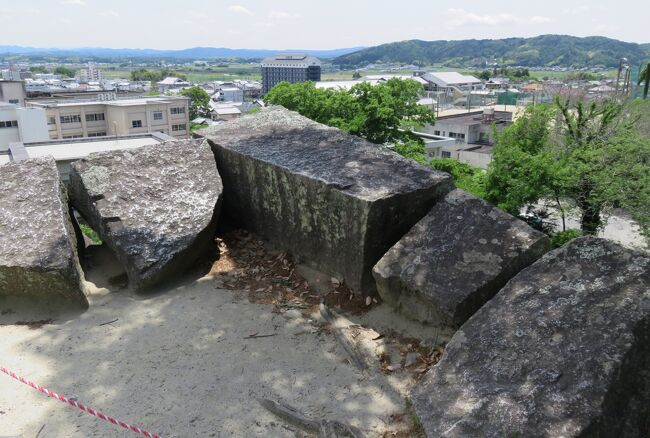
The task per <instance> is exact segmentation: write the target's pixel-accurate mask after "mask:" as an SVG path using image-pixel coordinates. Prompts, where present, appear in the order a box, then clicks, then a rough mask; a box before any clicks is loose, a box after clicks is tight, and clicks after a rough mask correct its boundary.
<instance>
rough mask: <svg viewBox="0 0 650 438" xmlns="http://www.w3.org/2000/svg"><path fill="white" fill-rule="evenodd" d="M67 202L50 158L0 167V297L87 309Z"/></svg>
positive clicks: (17, 162)
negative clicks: (71, 305)
mask: <svg viewBox="0 0 650 438" xmlns="http://www.w3.org/2000/svg"><path fill="white" fill-rule="evenodd" d="M84 290H85V289H84V287H83V273H82V271H81V267H80V266H79V260H78V257H77V249H76V237H75V233H74V229H73V226H72V223H71V222H70V215H69V208H68V198H67V194H66V192H65V188H64V187H63V186H62V184H61V182H60V180H59V172H58V170H57V168H56V163H55V162H54V160H53V159H51V158H42V159H29V160H23V161H15V162H11V163H8V164H5V165H3V166H0V295H2V296H20V297H25V296H29V297H32V298H36V299H37V300H38V301H39V302H41V303H43V304H45V305H49V304H52V305H54V304H57V305H58V304H61V303H67V302H68V301H69V302H71V303H78V304H81V305H82V306H87V305H88V301H87V299H86V295H85V293H84Z"/></svg>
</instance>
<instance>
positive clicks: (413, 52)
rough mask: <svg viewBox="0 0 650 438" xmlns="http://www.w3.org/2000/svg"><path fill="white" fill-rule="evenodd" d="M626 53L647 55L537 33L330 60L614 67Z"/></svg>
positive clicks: (379, 49)
mask: <svg viewBox="0 0 650 438" xmlns="http://www.w3.org/2000/svg"><path fill="white" fill-rule="evenodd" d="M622 57H626V58H628V59H629V60H630V62H632V63H633V64H634V65H638V64H639V63H640V62H644V61H647V60H649V59H650V44H636V43H626V42H623V41H618V40H614V39H610V38H605V37H598V36H593V37H585V38H579V37H574V36H568V35H541V36H538V37H534V38H505V39H499V40H460V41H421V40H409V41H401V42H395V43H389V44H382V45H380V46H376V47H369V48H367V49H362V50H358V51H355V52H352V53H349V54H345V55H342V56H340V57H338V58H336V59H335V60H334V61H333V62H334V64H338V65H341V66H344V67H360V66H364V65H368V64H374V63H377V62H387V63H402V64H416V65H431V64H444V65H448V66H453V67H469V66H486V65H490V64H492V63H497V64H499V65H521V66H530V67H533V66H548V67H553V66H558V67H573V68H578V67H596V66H604V67H617V66H618V63H619V60H620V59H621V58H622Z"/></svg>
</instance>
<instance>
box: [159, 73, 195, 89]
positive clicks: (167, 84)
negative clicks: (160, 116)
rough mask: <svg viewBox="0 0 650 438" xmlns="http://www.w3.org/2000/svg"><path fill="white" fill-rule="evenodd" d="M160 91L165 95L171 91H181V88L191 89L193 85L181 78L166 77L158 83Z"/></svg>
mask: <svg viewBox="0 0 650 438" xmlns="http://www.w3.org/2000/svg"><path fill="white" fill-rule="evenodd" d="M157 85H158V91H160V92H161V93H164V92H166V91H170V90H179V89H181V88H187V87H190V86H191V85H192V84H190V83H189V82H187V81H186V80H184V79H181V78H175V77H172V76H169V77H166V78H165V79H163V80H162V81H160V82H158V83H157Z"/></svg>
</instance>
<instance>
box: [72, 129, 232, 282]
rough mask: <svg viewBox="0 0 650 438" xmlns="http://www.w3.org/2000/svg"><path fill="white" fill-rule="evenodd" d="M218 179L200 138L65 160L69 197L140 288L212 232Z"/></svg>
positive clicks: (163, 276)
mask: <svg viewBox="0 0 650 438" xmlns="http://www.w3.org/2000/svg"><path fill="white" fill-rule="evenodd" d="M221 193H222V185H221V178H220V177H219V173H218V171H217V166H216V163H215V160H214V155H213V154H212V151H211V150H210V147H209V146H208V144H207V142H205V141H198V142H197V141H192V140H185V141H173V142H167V143H163V144H158V145H152V146H145V147H142V148H138V149H130V150H122V151H111V152H102V153H97V154H91V155H90V156H89V157H87V158H85V159H83V160H79V161H76V162H74V163H73V164H72V168H71V173H70V197H71V202H72V204H73V205H74V206H75V207H76V208H77V209H79V211H80V212H81V213H82V214H83V215H84V217H85V218H86V220H87V221H88V222H89V223H90V224H91V226H92V227H93V228H94V229H95V230H97V232H98V233H99V235H100V236H101V238H102V240H103V241H104V242H105V243H106V244H107V245H108V246H109V247H110V248H111V249H112V250H113V251H114V252H115V253H116V255H117V258H118V259H119V260H120V262H121V263H122V265H123V266H124V268H125V269H126V272H127V275H128V277H129V284H130V285H131V286H132V287H133V288H134V289H137V290H143V289H148V288H150V287H152V286H154V285H156V284H158V283H160V282H161V281H164V280H167V279H169V278H171V277H173V276H174V275H177V274H178V273H180V272H182V271H183V270H184V269H186V268H187V267H189V266H190V265H191V264H192V263H193V262H194V261H196V259H197V258H198V257H199V256H200V255H201V254H202V253H203V252H204V251H205V250H206V249H207V248H208V247H209V246H210V243H211V242H212V241H213V240H214V239H213V238H214V232H215V229H216V222H217V217H218V214H219V208H220V205H221Z"/></svg>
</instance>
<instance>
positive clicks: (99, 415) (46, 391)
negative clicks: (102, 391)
mask: <svg viewBox="0 0 650 438" xmlns="http://www.w3.org/2000/svg"><path fill="white" fill-rule="evenodd" d="M0 371H2V372H3V373H5V374H7V375H8V376H11V377H13V378H14V379H16V380H18V381H19V382H22V383H24V384H25V385H29V386H31V387H32V388H34V389H37V390H39V391H40V392H42V393H43V394H46V395H49V396H50V397H52V398H55V399H57V400H59V401H62V402H63V403H68V404H69V405H71V406H74V407H76V408H79V409H81V410H82V411H85V412H88V413H89V414H90V415H94V416H95V417H97V418H101V419H102V420H104V421H108V422H109V423H112V424H114V425H116V426H120V427H123V428H124V429H127V430H130V431H131V432H135V433H139V434H141V435H144V436H146V437H147V438H161V437H160V435H157V434H154V433H150V432H147V431H146V430H142V429H140V428H139V427H137V426H132V425H129V424H126V423H125V422H123V421H119V420H116V419H115V418H113V417H109V416H108V415H105V414H103V413H102V412H99V411H96V410H94V409H93V408H91V407H90V406H86V405H84V404H82V403H77V402H76V401H75V400H71V399H69V398H66V397H64V396H62V395H59V394H57V393H56V392H53V391H50V390H49V389H47V388H44V387H42V386H39V385H37V384H36V383H34V382H31V381H29V380H27V379H25V378H24V377H20V376H19V375H17V374H16V373H14V372H13V371H9V370H8V369H7V368H4V367H0Z"/></svg>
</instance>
